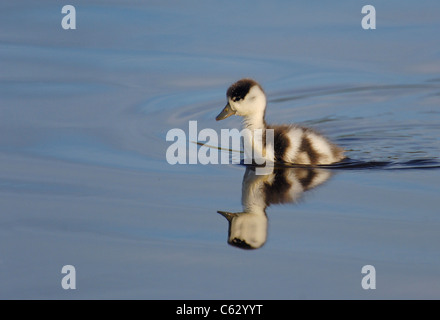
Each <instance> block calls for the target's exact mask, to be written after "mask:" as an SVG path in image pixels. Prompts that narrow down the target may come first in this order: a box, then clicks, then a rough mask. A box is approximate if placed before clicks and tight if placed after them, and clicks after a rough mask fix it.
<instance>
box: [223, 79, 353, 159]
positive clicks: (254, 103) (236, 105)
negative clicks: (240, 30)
mask: <svg viewBox="0 0 440 320" xmlns="http://www.w3.org/2000/svg"><path fill="white" fill-rule="evenodd" d="M226 95H227V98H228V104H227V105H226V107H225V108H224V109H223V111H222V112H221V113H220V114H219V115H218V116H217V118H216V120H217V121H218V120H223V119H226V118H227V117H229V116H231V115H233V114H236V115H238V116H242V117H244V121H243V124H244V127H245V128H246V129H249V130H251V132H254V130H256V129H262V130H266V129H273V130H274V145H270V146H267V145H265V140H266V139H263V141H262V142H263V150H255V148H256V147H255V145H254V151H256V152H259V153H260V154H261V155H263V154H266V155H267V156H266V159H268V160H270V161H278V162H285V163H294V164H307V165H309V164H312V165H316V164H331V163H335V162H338V161H341V160H342V159H344V158H345V156H344V154H343V150H342V149H341V148H340V147H338V146H336V145H334V144H333V143H331V142H329V141H328V140H327V139H326V138H325V137H324V136H322V135H320V134H319V133H317V132H315V131H313V130H312V129H309V128H303V127H300V126H296V125H281V126H268V125H267V124H266V121H265V119H264V116H265V111H266V95H265V94H264V91H263V89H262V88H261V86H260V85H259V84H258V83H257V82H255V81H254V80H251V79H242V80H239V81H237V82H236V83H234V84H233V85H231V86H230V87H229V89H228V91H227V94H226ZM263 134H264V133H263ZM265 152H266V153H265Z"/></svg>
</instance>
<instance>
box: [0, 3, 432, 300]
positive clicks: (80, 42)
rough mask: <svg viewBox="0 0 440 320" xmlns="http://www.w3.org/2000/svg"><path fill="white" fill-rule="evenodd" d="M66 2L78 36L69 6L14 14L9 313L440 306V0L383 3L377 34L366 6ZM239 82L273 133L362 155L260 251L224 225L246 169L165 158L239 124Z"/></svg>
mask: <svg viewBox="0 0 440 320" xmlns="http://www.w3.org/2000/svg"><path fill="white" fill-rule="evenodd" d="M70 4H72V5H74V6H76V9H77V29H76V30H63V29H62V28H61V24H60V22H61V19H62V14H61V7H62V6H61V4H60V3H59V2H57V1H39V3H38V4H36V3H34V2H32V1H21V2H20V3H10V2H8V3H6V2H5V3H2V4H0V70H1V72H0V168H1V169H0V238H1V239H0V283H1V284H2V285H1V290H0V297H1V298H3V299H12V298H20V299H72V298H74V299H79V298H82V299H102V298H104V299H105V298H109V299H120V298H135V299H317V298H324V299H347V298H348V299H390V298H391V299H396V298H397V299H408V298H409V299H422V298H428V299H438V298H439V297H440V271H439V270H440V255H439V254H438V253H439V250H440V232H439V231H440V216H439V210H438V208H439V207H440V199H439V197H438V194H439V189H438V181H439V180H440V170H439V169H438V167H439V161H440V160H439V155H440V152H439V151H440V143H439V142H440V141H439V139H440V125H439V124H440V111H439V105H440V77H439V72H440V67H439V66H440V56H439V52H440V47H439V42H438V30H439V27H440V25H439V20H438V17H439V16H440V5H439V4H438V2H437V1H422V2H418V3H417V4H415V3H414V2H413V1H387V3H381V4H377V5H376V11H377V16H378V21H377V29H376V30H368V31H367V30H363V29H362V28H361V26H360V21H361V18H362V15H361V7H362V5H363V4H362V3H360V2H356V1H343V2H340V3H338V4H320V5H317V4H310V3H309V2H306V1H299V2H295V3H291V2H286V1H275V2H271V3H270V4H269V3H267V2H264V1H256V2H255V1H253V2H252V4H251V3H250V2H240V3H237V2H232V1H227V2H222V3H217V2H214V1H208V2H204V3H203V4H200V3H198V2H195V1H194V2H193V1H190V2H184V3H183V2H179V1H169V2H163V1H157V2H156V1H149V2H148V3H144V2H141V1H124V2H123V3H122V2H118V1H107V2H106V3H105V4H103V3H101V2H100V1H89V2H87V3H83V2H81V1H72V2H71V3H70ZM244 13H246V14H244ZM242 77H253V78H255V79H256V80H258V81H259V82H261V84H262V85H263V87H264V88H265V90H266V93H267V95H268V101H269V107H268V109H267V112H266V115H267V120H268V122H271V123H285V122H296V123H299V124H301V125H307V126H311V127H313V128H315V129H316V130H319V131H321V132H323V133H324V134H326V135H327V136H329V138H330V139H332V140H333V141H334V142H336V143H338V144H340V145H341V146H343V147H344V148H345V149H346V150H347V155H348V156H349V158H350V160H349V161H348V162H346V163H344V164H342V165H336V166H331V167H329V168H323V170H326V172H329V177H328V179H326V180H325V182H323V183H321V184H319V185H317V186H316V187H313V188H309V189H308V190H304V192H301V193H300V194H299V196H298V198H295V199H292V200H294V201H284V202H283V201H278V202H277V201H274V202H273V203H271V204H270V206H268V207H267V208H266V209H265V212H266V214H267V239H266V241H265V243H264V245H262V246H261V247H260V248H259V249H256V250H242V249H240V248H236V247H234V246H231V245H229V244H228V221H227V220H226V219H225V218H224V217H222V216H221V215H220V214H218V213H217V211H228V212H240V211H242V210H243V206H242V193H243V185H242V184H243V177H244V176H245V172H246V167H244V166H241V165H233V164H230V165H201V164H195V165H174V166H171V165H169V164H168V163H167V162H166V159H165V153H166V150H167V148H168V147H169V145H170V144H171V143H170V142H167V141H166V140H165V137H166V133H167V132H168V131H169V130H170V129H173V128H181V129H183V130H184V131H185V132H188V122H189V121H190V120H197V124H198V128H199V130H201V129H203V128H213V129H214V130H216V131H217V132H220V129H222V128H238V127H239V126H240V119H238V117H231V118H228V119H227V120H225V121H221V122H216V121H215V116H216V115H217V114H218V113H219V112H220V110H221V109H222V107H223V106H224V104H225V102H226V100H225V92H226V89H227V87H228V86H229V85H230V84H231V83H232V82H234V81H236V80H237V79H239V78H242ZM287 170H293V169H287ZM288 172H292V171H288ZM306 176H307V175H306ZM290 177H292V175H290ZM301 177H304V176H303V175H301V174H300V175H299V178H300V180H301ZM290 181H291V180H290ZM278 200H279V199H278ZM280 202H282V203H280ZM68 264H70V265H74V266H75V268H76V271H77V289H76V290H63V289H62V287H61V279H62V277H63V275H62V274H61V268H62V267H63V266H64V265H68ZM364 265H373V266H374V267H375V268H376V273H377V279H376V286H377V289H376V290H364V289H362V287H361V280H362V277H363V274H361V269H362V267H363V266H364Z"/></svg>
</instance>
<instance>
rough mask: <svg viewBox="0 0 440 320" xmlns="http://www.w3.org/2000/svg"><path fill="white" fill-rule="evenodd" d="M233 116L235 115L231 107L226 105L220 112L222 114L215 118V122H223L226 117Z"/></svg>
mask: <svg viewBox="0 0 440 320" xmlns="http://www.w3.org/2000/svg"><path fill="white" fill-rule="evenodd" d="M233 114H235V111H234V110H232V108H231V105H230V104H229V103H228V104H227V105H226V106H225V108H224V109H223V110H222V112H220V114H219V115H218V116H217V117H216V118H215V120H217V121H219V120H223V119H226V118H227V117H230V116H232V115H233Z"/></svg>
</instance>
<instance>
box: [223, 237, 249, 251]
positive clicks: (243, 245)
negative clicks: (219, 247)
mask: <svg viewBox="0 0 440 320" xmlns="http://www.w3.org/2000/svg"><path fill="white" fill-rule="evenodd" d="M229 244H230V245H232V246H234V247H238V248H241V249H255V248H253V247H252V246H251V245H250V244H249V243H247V242H246V241H244V240H242V239H238V238H234V239H232V241H231V242H230V243H229Z"/></svg>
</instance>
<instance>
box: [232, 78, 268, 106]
mask: <svg viewBox="0 0 440 320" xmlns="http://www.w3.org/2000/svg"><path fill="white" fill-rule="evenodd" d="M253 86H258V87H260V89H261V91H263V89H262V88H261V86H260V85H259V84H258V83H257V82H256V81H254V80H252V79H241V80H238V81H237V82H236V83H234V84H233V85H231V86H230V87H229V89H228V91H227V93H226V96H227V97H228V98H230V99H231V100H232V101H239V100H242V99H244V97H246V95H247V94H248V93H249V90H250V89H251V88H252V87H253Z"/></svg>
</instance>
